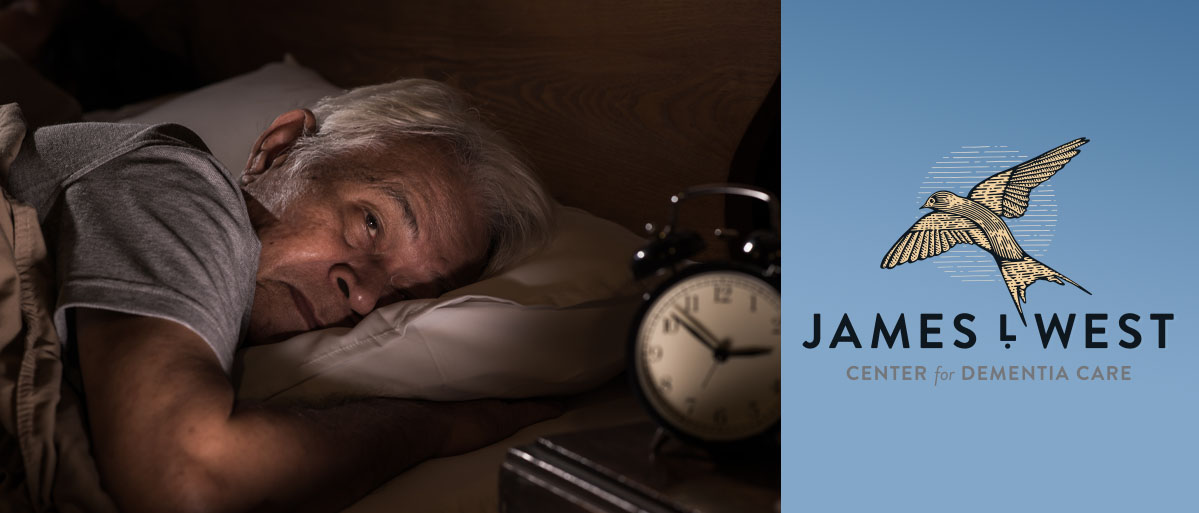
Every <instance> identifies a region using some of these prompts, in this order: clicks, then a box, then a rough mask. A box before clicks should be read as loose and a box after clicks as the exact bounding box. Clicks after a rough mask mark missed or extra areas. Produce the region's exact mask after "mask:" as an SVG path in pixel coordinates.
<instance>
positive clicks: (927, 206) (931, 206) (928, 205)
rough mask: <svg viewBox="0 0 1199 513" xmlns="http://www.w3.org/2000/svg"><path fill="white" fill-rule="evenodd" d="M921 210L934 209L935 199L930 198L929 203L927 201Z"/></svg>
mask: <svg viewBox="0 0 1199 513" xmlns="http://www.w3.org/2000/svg"><path fill="white" fill-rule="evenodd" d="M920 208H933V199H932V198H929V199H928V201H925V202H924V205H923V206H921V207H920Z"/></svg>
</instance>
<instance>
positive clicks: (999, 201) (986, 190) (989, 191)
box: [969, 137, 1090, 218]
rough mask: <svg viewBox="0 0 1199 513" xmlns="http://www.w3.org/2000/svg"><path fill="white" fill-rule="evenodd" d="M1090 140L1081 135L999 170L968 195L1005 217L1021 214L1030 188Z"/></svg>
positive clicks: (1064, 163)
mask: <svg viewBox="0 0 1199 513" xmlns="http://www.w3.org/2000/svg"><path fill="white" fill-rule="evenodd" d="M1088 142H1090V139H1087V138H1086V137H1079V138H1078V139H1075V140H1073V141H1070V142H1068V143H1066V144H1063V145H1061V146H1058V147H1057V148H1054V149H1052V150H1049V151H1047V152H1045V153H1044V154H1042V155H1041V156H1039V157H1037V158H1035V159H1031V160H1028V161H1025V162H1024V163H1022V164H1020V165H1017V166H1016V167H1013V168H1011V169H1008V170H1007V171H1002V172H1000V173H997V174H995V175H993V176H991V177H990V178H987V179H986V180H983V181H982V182H979V184H978V185H975V186H974V188H973V189H970V196H969V198H970V199H972V200H974V201H977V202H979V203H982V204H983V206H985V207H987V208H989V209H991V210H992V211H994V212H995V213H996V214H999V215H1001V216H1003V217H1008V218H1017V217H1020V216H1022V215H1024V211H1025V210H1027V209H1028V194H1029V192H1031V191H1032V190H1033V188H1034V187H1036V186H1038V185H1041V183H1042V182H1044V181H1045V180H1048V179H1049V177H1051V176H1053V174H1054V173H1056V172H1057V171H1058V170H1059V169H1061V168H1063V167H1065V166H1066V163H1067V162H1070V159H1072V158H1074V156H1075V155H1078V151H1079V150H1078V147H1079V146H1082V145H1084V144H1086V143H1088Z"/></svg>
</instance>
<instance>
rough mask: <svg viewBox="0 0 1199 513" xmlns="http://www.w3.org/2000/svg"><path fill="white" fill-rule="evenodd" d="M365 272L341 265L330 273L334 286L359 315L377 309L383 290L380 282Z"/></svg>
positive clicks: (334, 267) (336, 266)
mask: <svg viewBox="0 0 1199 513" xmlns="http://www.w3.org/2000/svg"><path fill="white" fill-rule="evenodd" d="M364 271H365V270H363V269H354V268H352V267H350V266H347V265H340V264H339V265H335V266H333V269H332V270H331V271H330V273H329V278H330V279H331V280H333V285H335V286H336V287H337V290H338V291H339V292H340V293H341V295H342V297H344V298H345V299H346V302H347V303H348V304H349V306H350V309H351V310H353V311H354V313H356V314H358V315H366V314H368V313H371V311H372V310H374V309H375V305H376V304H377V303H378V302H379V291H380V290H382V285H381V284H380V283H379V280H378V279H375V278H373V277H372V276H369V275H368V274H369V273H366V272H364Z"/></svg>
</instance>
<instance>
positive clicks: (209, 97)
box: [121, 56, 344, 176]
mask: <svg viewBox="0 0 1199 513" xmlns="http://www.w3.org/2000/svg"><path fill="white" fill-rule="evenodd" d="M342 92H344V90H343V89H341V88H339V87H337V86H335V85H333V84H330V83H329V82H326V81H325V79H323V78H321V77H320V75H317V74H316V72H315V71H312V70H310V69H308V68H305V67H303V66H301V65H300V64H298V63H297V62H296V61H295V60H294V59H292V58H291V57H290V56H286V57H284V59H283V61H282V62H274V63H271V64H267V65H266V66H263V67H262V68H259V69H258V70H256V71H252V72H250V73H247V74H245V75H240V76H236V77H233V78H230V79H227V80H224V81H221V82H217V83H215V84H211V85H208V86H205V87H202V88H200V89H197V90H195V91H192V92H190V93H187V94H183V95H179V96H177V97H174V98H172V99H170V100H167V101H165V102H163V103H161V104H158V105H156V106H154V107H153V108H150V109H149V110H146V111H144V112H141V113H139V114H136V115H134V116H131V117H126V118H124V119H122V120H121V121H124V122H127V123H143V124H147V125H153V124H158V123H179V124H181V125H183V126H185V127H187V128H190V129H191V130H192V131H193V132H195V133H196V135H199V136H200V138H201V139H203V140H204V143H205V144H207V145H208V149H209V150H211V151H212V154H213V155H214V156H216V158H217V160H219V161H221V163H222V164H224V165H225V168H227V169H228V170H229V171H232V172H233V175H234V176H240V175H241V172H242V170H243V169H245V167H246V159H247V158H249V156H250V147H251V146H252V145H253V144H254V141H256V140H258V136H259V134H261V133H262V132H263V131H264V130H266V127H268V126H270V124H271V121H274V120H275V117H276V116H278V115H280V114H282V113H284V112H287V111H289V110H292V109H298V108H302V107H310V106H312V104H314V103H316V101H317V100H320V99H321V98H324V97H326V96H332V95H336V94H341V93H342Z"/></svg>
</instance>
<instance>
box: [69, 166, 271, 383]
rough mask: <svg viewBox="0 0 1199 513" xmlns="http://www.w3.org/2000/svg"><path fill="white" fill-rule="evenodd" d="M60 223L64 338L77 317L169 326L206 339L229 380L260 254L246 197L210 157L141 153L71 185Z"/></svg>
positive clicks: (248, 308) (247, 317) (89, 174)
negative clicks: (108, 315) (99, 312)
mask: <svg viewBox="0 0 1199 513" xmlns="http://www.w3.org/2000/svg"><path fill="white" fill-rule="evenodd" d="M53 217H54V218H53V219H48V220H47V222H52V223H54V224H56V226H53V227H51V228H52V230H51V229H47V233H48V234H49V233H51V232H52V231H53V232H54V235H53V237H54V238H55V239H56V244H55V246H56V248H57V249H56V250H57V255H56V260H57V270H58V285H59V291H58V306H57V308H56V311H55V324H56V325H57V327H58V330H59V333H60V334H66V333H67V330H68V329H69V328H70V326H67V316H66V312H67V310H68V309H70V308H75V307H90V308H99V309H106V310H114V311H118V312H123V313H129V314H136V315H144V316H150V317H158V318H163V319H168V320H172V321H175V322H178V323H180V324H182V325H184V326H187V327H188V328H190V329H191V330H192V331H195V332H196V333H197V334H198V335H200V336H201V337H202V338H203V339H204V340H205V341H207V342H208V344H209V345H210V346H211V347H212V349H213V351H214V352H215V353H216V355H217V357H218V359H219V360H220V362H221V365H222V367H224V369H225V370H226V372H229V371H230V369H231V367H232V361H233V354H234V351H235V350H236V348H237V344H238V342H239V341H240V339H241V337H242V336H243V334H244V333H245V331H246V328H247V326H248V323H249V313H250V306H251V305H252V304H253V293H254V276H255V273H256V270H257V263H258V253H259V245H258V240H257V238H256V236H255V235H254V231H253V227H252V226H251V224H250V221H249V215H248V214H247V212H246V208H245V203H244V201H243V200H242V198H241V193H240V189H239V188H238V187H237V185H236V184H235V183H234V182H233V180H232V178H231V177H230V176H229V174H228V173H227V172H226V171H225V170H224V169H223V168H221V167H220V164H218V163H217V162H216V161H215V159H213V158H212V156H211V155H209V154H208V153H207V152H205V151H202V150H200V149H197V148H193V147H188V146H181V145H165V144H146V145H141V146H137V147H134V148H132V149H130V150H129V151H128V152H125V153H122V154H120V155H118V156H115V157H114V158H112V159H110V160H107V161H105V162H103V163H101V164H100V165H98V166H97V167H95V168H94V169H92V170H90V171H89V172H87V173H86V174H82V175H78V176H77V178H76V179H74V180H73V181H70V182H69V183H64V184H62V189H61V191H60V195H59V197H58V204H57V207H56V208H55V215H54V216H53Z"/></svg>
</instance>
